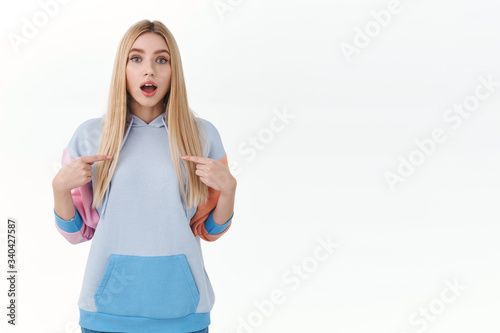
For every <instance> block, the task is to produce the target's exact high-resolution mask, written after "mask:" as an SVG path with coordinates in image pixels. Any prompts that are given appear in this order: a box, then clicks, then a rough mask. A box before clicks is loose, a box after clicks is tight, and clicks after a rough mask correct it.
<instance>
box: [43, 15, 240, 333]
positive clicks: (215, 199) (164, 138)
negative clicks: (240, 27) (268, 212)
mask: <svg viewBox="0 0 500 333" xmlns="http://www.w3.org/2000/svg"><path fill="white" fill-rule="evenodd" d="M52 186H53V190H54V214H55V226H56V228H57V230H58V231H59V232H60V233H61V234H62V235H63V236H64V237H65V238H66V239H67V240H68V241H69V242H70V243H72V244H78V243H82V242H85V241H89V240H91V239H92V244H91V247H90V252H89V256H88V259H87V264H86V267H85V273H84V277H83V283H82V289H81V293H80V297H79V300H78V307H79V311H80V320H79V324H80V326H81V327H82V332H148V333H153V332H179V333H188V332H208V326H209V325H210V311H211V310H212V308H213V305H214V301H215V295H214V291H213V289H212V285H211V283H210V279H209V277H208V274H207V272H206V270H205V266H204V262H203V255H202V252H201V247H200V238H201V239H203V240H205V241H208V242H211V241H215V240H217V239H218V238H219V237H221V236H222V235H223V234H224V233H226V232H227V230H228V229H229V227H230V225H231V222H232V218H233V215H234V213H233V208H234V198H235V191H236V179H235V178H234V177H233V176H232V175H231V173H230V171H229V168H228V162H227V156H226V153H225V150H224V146H223V144H222V141H221V137H220V135H219V132H218V131H217V129H216V128H215V126H214V125H213V124H212V123H211V122H209V121H208V120H205V119H203V118H199V117H196V116H194V114H193V112H192V110H191V109H190V108H189V106H188V101H187V94H186V87H185V83H184V75H183V70H182V63H181V57H180V53H179V49H178V47H177V44H176V41H175V39H174V37H173V36H172V34H171V33H170V31H169V30H168V29H167V28H166V27H165V25H163V24H162V23H161V22H159V21H149V20H143V21H140V22H137V23H136V24H134V25H133V26H132V27H130V28H129V29H128V31H127V32H126V33H125V35H124V36H123V38H122V40H121V42H120V45H119V47H118V51H117V54H116V58H115V63H114V69H113V74H112V82H111V86H110V93H109V102H108V108H107V112H106V114H105V115H104V116H103V117H101V118H93V119H89V120H86V121H84V122H83V123H81V124H80V126H78V128H77V129H76V131H75V132H74V134H73V136H72V138H71V140H70V141H69V143H68V145H67V147H66V149H64V151H63V157H62V168H61V170H60V171H59V172H58V173H57V175H56V176H55V177H54V180H53V182H52Z"/></svg>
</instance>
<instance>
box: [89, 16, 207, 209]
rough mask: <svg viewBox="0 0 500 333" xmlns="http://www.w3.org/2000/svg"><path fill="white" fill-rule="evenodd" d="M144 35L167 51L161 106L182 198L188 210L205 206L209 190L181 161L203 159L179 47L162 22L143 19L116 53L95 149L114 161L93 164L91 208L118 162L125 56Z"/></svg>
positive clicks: (124, 116)
mask: <svg viewBox="0 0 500 333" xmlns="http://www.w3.org/2000/svg"><path fill="white" fill-rule="evenodd" d="M145 32H154V33H156V34H158V35H160V36H162V37H163V38H164V39H165V42H166V43H167V46H168V48H169V50H170V66H171V70H172V74H171V82H170V90H169V91H168V92H167V94H166V95H165V98H164V105H165V111H166V120H167V121H166V124H167V126H168V132H169V142H170V151H171V154H172V160H173V162H174V166H175V169H176V172H177V179H178V181H179V188H180V191H181V194H182V199H183V200H184V202H185V203H186V206H187V207H192V206H193V205H199V204H204V203H206V202H207V200H208V196H209V192H208V188H207V185H205V184H204V183H203V182H202V181H201V180H200V179H199V177H198V175H196V173H195V171H196V164H195V163H193V162H187V161H184V160H182V159H181V158H180V157H181V156H184V155H192V156H203V143H202V141H201V140H200V139H201V134H200V131H199V128H198V124H197V122H196V119H195V118H194V115H193V114H192V112H191V110H190V108H189V105H188V100H187V94H186V85H185V82H184V73H183V70H182V62H181V56H180V53H179V48H178V46H177V43H176V41H175V39H174V36H173V35H172V34H171V32H170V31H169V30H168V29H167V27H166V26H165V25H163V23H161V22H159V21H149V20H142V21H139V22H137V23H136V24H134V25H132V26H131V27H130V28H129V29H128V30H127V32H126V33H125V35H124V36H123V37H122V39H121V41H120V45H119V46H118V50H117V52H116V57H115V63H114V67H113V74H112V78H111V85H110V89H109V99H108V107H107V112H106V115H105V118H104V121H103V123H102V127H101V133H102V134H101V139H100V143H99V150H98V155H111V156H113V159H111V160H105V161H101V162H99V163H96V166H95V175H94V189H93V191H94V199H93V202H92V208H95V207H98V206H99V205H100V204H101V202H102V201H103V198H104V196H105V193H106V189H107V188H108V185H109V183H110V181H111V178H112V177H113V173H114V171H115V169H116V164H117V162H118V160H119V156H120V150H121V146H122V142H123V139H124V136H125V131H126V121H127V110H128V108H129V105H128V98H127V88H126V68H127V61H128V54H129V51H130V49H131V48H132V45H133V44H134V42H135V40H136V39H137V37H139V35H141V34H143V33H145ZM180 162H182V165H183V167H184V172H186V174H187V178H188V179H184V178H185V176H184V177H183V174H182V171H181V163H180ZM110 169H111V171H110ZM185 181H187V191H188V197H186V192H185V188H184V185H185Z"/></svg>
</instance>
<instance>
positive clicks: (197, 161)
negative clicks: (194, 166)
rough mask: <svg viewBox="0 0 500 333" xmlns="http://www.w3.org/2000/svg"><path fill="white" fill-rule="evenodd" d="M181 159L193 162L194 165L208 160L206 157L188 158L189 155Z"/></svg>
mask: <svg viewBox="0 0 500 333" xmlns="http://www.w3.org/2000/svg"><path fill="white" fill-rule="evenodd" d="M182 159H183V160H184V161H191V162H195V163H206V162H207V161H208V160H210V159H209V158H207V157H201V156H189V155H185V156H182Z"/></svg>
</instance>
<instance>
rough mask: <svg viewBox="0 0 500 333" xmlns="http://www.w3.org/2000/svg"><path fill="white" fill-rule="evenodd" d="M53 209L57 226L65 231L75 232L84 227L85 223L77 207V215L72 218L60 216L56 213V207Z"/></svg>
mask: <svg viewBox="0 0 500 333" xmlns="http://www.w3.org/2000/svg"><path fill="white" fill-rule="evenodd" d="M52 210H53V211H54V215H55V217H56V222H57V226H58V227H59V228H61V229H62V230H63V231H65V232H69V233H73V232H77V231H79V230H80V229H81V228H82V225H83V221H82V217H81V216H80V213H79V212H78V210H77V209H76V208H75V216H74V217H73V218H72V219H71V220H63V219H62V218H60V217H59V215H57V214H56V210H55V209H52Z"/></svg>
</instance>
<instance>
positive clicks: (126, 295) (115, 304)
mask: <svg viewBox="0 0 500 333" xmlns="http://www.w3.org/2000/svg"><path fill="white" fill-rule="evenodd" d="M94 300H95V304H96V308H97V311H98V312H102V313H108V314H113V315H118V316H135V317H147V318H155V319H171V318H179V317H184V316H186V315H188V314H190V313H194V312H195V311H196V307H197V306H198V303H199V301H200V293H199V291H198V288H197V287H196V283H195V281H194V278H193V274H192V272H191V269H190V268H189V264H188V262H187V259H186V256H185V255H184V254H177V255H170V256H133V255H121V254H111V255H110V257H109V261H108V263H107V265H106V269H105V271H104V274H103V276H102V278H101V282H100V283H99V287H98V288H97V291H96V293H95V295H94Z"/></svg>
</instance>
